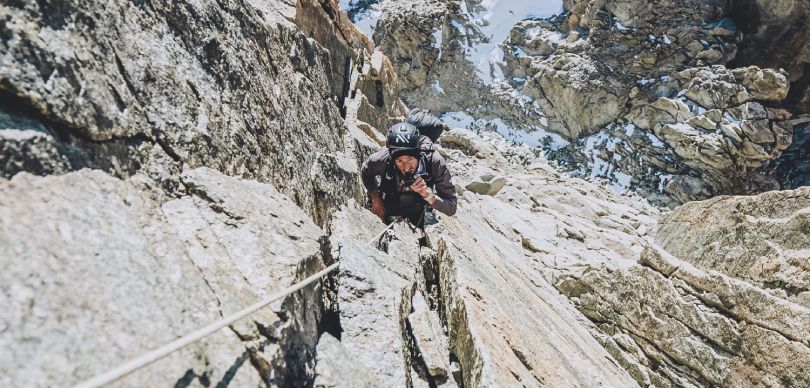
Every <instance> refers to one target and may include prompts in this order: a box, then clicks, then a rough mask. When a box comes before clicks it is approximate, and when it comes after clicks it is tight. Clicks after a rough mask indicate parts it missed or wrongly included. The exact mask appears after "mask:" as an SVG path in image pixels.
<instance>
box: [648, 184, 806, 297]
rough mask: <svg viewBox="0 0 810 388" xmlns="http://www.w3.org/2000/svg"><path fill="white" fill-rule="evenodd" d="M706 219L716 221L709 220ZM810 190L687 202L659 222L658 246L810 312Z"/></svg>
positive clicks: (698, 265) (701, 266) (802, 189)
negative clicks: (808, 309) (764, 290)
mask: <svg viewBox="0 0 810 388" xmlns="http://www.w3.org/2000/svg"><path fill="white" fill-rule="evenodd" d="M708 218H711V219H712V222H705V221H703V220H706V219H708ZM808 226H810V188H807V187H805V188H801V189H797V190H794V191H785V192H770V193H765V194H761V195H758V196H755V197H732V198H714V199H711V200H708V201H704V202H693V203H689V204H686V205H684V206H682V207H681V208H679V209H678V210H677V211H675V212H673V213H670V214H668V215H666V216H664V217H663V218H662V219H661V227H660V228H659V232H658V236H656V241H657V243H658V244H659V245H660V246H661V247H662V248H664V249H666V250H667V251H669V252H671V253H672V254H673V255H675V256H677V257H679V258H680V259H682V260H684V261H687V262H689V263H691V264H693V265H695V266H697V267H700V268H709V269H713V270H716V271H719V272H722V273H723V274H725V275H727V276H730V277H734V278H738V279H741V280H744V281H746V282H748V283H751V284H754V285H756V286H757V287H760V288H763V289H766V290H772V291H773V292H774V295H776V296H779V297H782V298H784V299H788V300H792V301H794V302H795V303H799V304H803V305H804V306H805V307H807V308H810V303H808V302H810V278H809V276H810V272H809V271H808V270H807V269H808V267H807V261H808V259H810V251H808V247H810V232H808V231H810V229H808ZM797 231H799V233H796V232H797Z"/></svg>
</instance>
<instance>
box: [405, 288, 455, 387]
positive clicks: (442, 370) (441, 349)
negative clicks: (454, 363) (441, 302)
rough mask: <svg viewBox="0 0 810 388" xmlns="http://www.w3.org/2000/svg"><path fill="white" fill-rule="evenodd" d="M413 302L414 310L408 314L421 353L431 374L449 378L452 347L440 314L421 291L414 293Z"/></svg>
mask: <svg viewBox="0 0 810 388" xmlns="http://www.w3.org/2000/svg"><path fill="white" fill-rule="evenodd" d="M412 302H413V303H412V305H413V306H412V307H413V312H412V313H410V314H409V315H408V323H409V324H410V325H411V330H412V331H413V337H414V340H415V341H416V346H417V348H418V350H419V354H420V355H421V356H422V359H423V360H424V361H425V367H426V368H427V370H428V373H430V375H431V376H433V377H439V378H447V377H448V376H449V375H450V349H449V348H448V344H447V338H446V337H445V335H444V333H443V332H442V323H441V321H440V320H439V315H438V314H437V313H436V311H433V310H431V309H430V308H429V307H430V306H428V304H427V301H425V298H424V297H423V296H422V294H421V293H418V292H417V293H416V294H414V296H413V301H412Z"/></svg>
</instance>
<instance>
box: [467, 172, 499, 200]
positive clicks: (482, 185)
mask: <svg viewBox="0 0 810 388" xmlns="http://www.w3.org/2000/svg"><path fill="white" fill-rule="evenodd" d="M504 185H506V178H504V177H502V176H495V175H492V174H486V175H482V176H481V177H480V179H478V180H476V181H473V182H471V183H468V184H467V185H466V186H464V188H465V189H467V190H469V191H472V192H473V193H476V194H481V195H495V194H498V191H500V190H501V189H502V188H503V186H504Z"/></svg>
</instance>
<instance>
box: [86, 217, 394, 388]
mask: <svg viewBox="0 0 810 388" xmlns="http://www.w3.org/2000/svg"><path fill="white" fill-rule="evenodd" d="M397 222H399V221H395V222H392V223H390V224H389V225H388V226H386V227H385V229H383V230H382V232H380V233H379V234H377V235H376V236H375V237H374V238H373V239H371V240H369V242H368V243H369V244H374V243H375V242H376V241H379V240H380V238H381V237H382V236H383V234H385V232H387V231H388V230H389V229H391V227H393V226H394V225H395V224H396V223H397ZM338 264H340V262H335V263H334V264H332V265H330V266H328V267H326V268H324V269H323V270H322V271H320V272H318V273H316V274H314V275H312V276H310V277H308V278H306V279H304V280H302V281H301V282H298V283H296V284H294V285H292V286H290V287H287V288H285V289H283V290H281V291H279V292H277V293H275V294H273V295H270V296H268V297H267V298H265V299H263V300H261V301H259V302H256V303H254V304H252V305H250V306H248V307H245V308H244V309H242V310H239V311H237V312H235V313H233V314H231V315H228V316H227V317H224V318H222V319H220V320H218V321H216V322H213V323H211V324H210V325H208V326H205V327H202V328H200V329H198V330H196V331H194V332H191V333H189V334H187V335H185V336H183V337H180V338H178V339H176V340H174V341H172V342H169V343H168V344H166V345H163V346H161V347H159V348H157V349H155V350H152V351H150V352H148V353H145V354H143V355H141V356H140V357H137V358H134V359H132V360H130V361H128V362H126V363H125V364H122V365H120V366H118V367H116V368H114V369H111V370H109V371H107V372H105V373H103V374H100V375H97V376H96V377H93V378H91V379H89V380H86V381H84V382H82V383H80V384H78V385H76V386H75V387H74V388H95V387H102V386H105V385H107V384H110V383H112V382H113V381H116V380H119V379H121V378H123V377H125V376H127V375H129V374H131V373H132V372H135V371H136V370H138V369H141V368H143V367H145V366H148V365H150V364H152V363H154V362H155V361H158V360H160V359H162V358H163V357H166V356H168V355H169V354H171V353H174V352H175V351H177V350H180V349H182V348H183V347H185V346H188V345H190V344H192V343H194V342H197V341H199V340H201V339H203V338H205V337H207V336H209V335H211V334H212V333H215V332H217V331H218V330H220V329H222V328H224V327H225V326H228V325H230V324H232V323H234V322H236V321H238V320H240V319H242V318H244V317H246V316H248V315H250V314H253V313H254V312H256V311H258V310H259V309H261V308H262V307H265V306H267V305H269V304H270V303H273V302H275V301H277V300H279V299H281V298H284V297H286V296H289V295H291V294H292V293H294V292H296V291H298V290H301V289H302V288H304V287H306V286H308V285H309V284H312V283H313V282H315V281H316V280H318V279H320V278H321V277H323V276H324V275H326V274H328V273H329V272H332V271H334V270H335V268H337V267H338Z"/></svg>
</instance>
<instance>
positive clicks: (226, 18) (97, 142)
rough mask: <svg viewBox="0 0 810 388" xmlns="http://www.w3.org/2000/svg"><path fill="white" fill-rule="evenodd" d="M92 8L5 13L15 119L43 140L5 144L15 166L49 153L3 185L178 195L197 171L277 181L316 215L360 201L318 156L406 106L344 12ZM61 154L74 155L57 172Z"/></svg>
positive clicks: (8, 86) (228, 6) (254, 7)
mask: <svg viewBox="0 0 810 388" xmlns="http://www.w3.org/2000/svg"><path fill="white" fill-rule="evenodd" d="M95 6H96V8H93V6H90V7H88V6H87V5H85V4H78V3H74V2H67V3H65V4H63V5H60V6H58V7H57V6H56V5H52V4H51V3H47V2H45V3H21V4H16V3H15V4H14V5H4V6H3V7H2V8H0V17H2V18H3V19H4V20H7V22H6V23H4V37H7V38H4V39H3V41H2V43H1V44H2V46H0V53H2V56H3V61H2V65H0V79H2V80H3V86H2V92H3V101H4V104H3V114H2V116H4V117H6V119H4V122H10V125H8V126H7V128H9V129H16V130H20V131H35V132H40V133H42V134H41V135H37V136H34V135H33V132H26V133H29V134H30V136H11V135H5V136H4V140H3V143H4V144H7V145H4V146H3V147H4V149H5V150H9V152H10V153H11V152H14V153H15V154H16V155H17V156H14V157H12V159H20V158H23V157H22V156H20V155H21V154H20V153H18V151H15V150H17V149H22V150H23V151H25V150H28V149H31V148H36V149H37V150H38V152H31V153H29V152H24V155H27V156H25V158H28V159H32V160H19V161H15V162H13V163H4V168H6V170H4V172H3V175H4V176H6V177H10V176H12V175H13V174H14V173H16V172H18V171H20V170H23V169H24V168H23V167H26V166H27V168H29V169H30V171H32V172H34V173H40V174H45V173H51V172H61V171H64V170H76V169H79V168H82V167H92V168H101V169H104V170H106V171H110V172H111V173H113V174H115V175H117V176H121V177H127V176H130V175H132V174H134V173H135V172H136V171H144V172H146V173H147V174H148V175H149V176H150V177H151V178H153V179H155V180H157V181H160V182H162V184H164V185H165V186H167V187H169V188H171V187H173V186H175V185H176V181H177V176H178V175H179V173H180V171H181V167H182V165H183V164H188V165H189V166H191V167H197V166H209V167H212V168H215V169H217V170H219V171H222V172H224V173H226V174H230V175H239V176H244V177H247V178H251V179H258V180H261V181H265V182H271V183H273V184H274V185H275V186H276V187H278V188H279V189H280V190H281V191H282V192H284V193H285V194H288V195H290V196H291V197H293V198H294V199H295V200H296V203H298V204H299V205H301V206H303V207H304V208H308V209H315V208H317V207H318V206H321V207H327V205H319V204H316V202H318V201H319V200H320V199H322V198H324V197H329V196H337V197H339V198H340V199H342V200H345V199H346V198H348V197H351V196H352V195H356V196H357V199H358V200H359V199H360V198H359V193H356V192H354V193H353V192H348V193H346V192H344V191H340V192H329V190H327V189H329V188H330V187H329V184H328V183H326V182H323V184H321V185H320V186H315V183H314V182H313V180H312V179H310V172H311V170H313V169H314V168H317V167H318V163H319V160H320V159H318V154H316V153H313V152H311V150H312V149H316V150H318V151H319V152H320V153H321V154H325V155H338V154H340V153H341V152H353V150H354V149H355V148H356V146H355V144H353V143H354V142H355V141H354V140H353V138H356V137H358V136H357V135H356V133H360V134H362V131H360V130H359V129H358V125H359V123H361V122H364V123H367V124H366V126H367V127H368V125H371V126H375V128H382V129H380V130H384V129H385V128H386V127H387V126H388V125H389V124H390V121H389V119H388V116H389V115H392V116H396V115H400V114H403V113H404V110H402V109H404V108H403V107H402V105H401V103H400V102H399V101H398V99H397V98H396V96H395V95H392V91H393V90H394V89H393V88H392V86H391V85H392V84H395V81H394V80H393V79H394V75H393V73H392V71H391V70H389V69H388V68H387V67H389V68H390V63H388V62H387V61H381V60H377V61H376V62H375V61H374V58H375V57H374V54H373V49H372V48H371V47H370V43H369V41H368V38H366V37H365V36H364V35H362V33H360V32H359V31H357V30H356V28H355V27H354V26H353V25H352V24H351V23H350V22H349V21H348V19H347V18H346V16H345V14H342V13H340V12H338V7H337V3H335V2H331V1H326V2H314V1H302V2H299V3H297V8H296V6H292V5H289V4H287V3H284V2H264V1H262V2H252V3H249V4H237V3H233V2H230V3H224V4H222V5H220V4H215V3H195V2H179V3H177V2H175V3H171V4H158V3H152V2H142V3H131V2H123V1H119V2H113V3H110V4H107V3H97V4H96V5H95ZM377 57H379V55H378V56H377ZM384 82H385V83H384ZM367 83H371V84H377V85H378V87H377V88H376V89H378V90H371V91H372V93H369V94H367V93H368V92H369V91H370V90H369V87H368V86H367V85H366V84H367ZM358 92H359V93H358ZM367 96H371V97H367ZM347 107H352V108H353V109H352V111H351V112H347ZM349 113H350V114H351V115H350V116H349V118H350V119H351V120H349V122H348V124H347V122H345V121H344V120H343V119H344V118H346V117H347V114H349ZM292 133H295V134H296V135H295V136H289V135H288V134H292ZM347 134H349V135H351V134H355V136H353V137H346V138H344V135H347ZM360 137H364V138H365V137H366V136H365V135H362V136H360ZM55 150H56V151H55ZM57 151H58V155H60V158H61V159H63V160H62V161H60V162H59V164H58V165H48V163H51V164H53V163H54V162H47V161H46V160H48V159H43V158H44V157H47V156H48V155H50V154H51V153H54V152H57ZM358 152H368V150H360V151H358ZM53 159H56V160H58V158H53ZM43 163H44V165H43ZM21 165H22V166H21ZM354 175H355V176H356V172H354ZM338 176H340V174H338ZM338 183H339V182H334V183H333V185H337V184H338ZM332 188H334V186H333V187H332ZM319 217H321V218H324V215H320V216H319Z"/></svg>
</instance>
